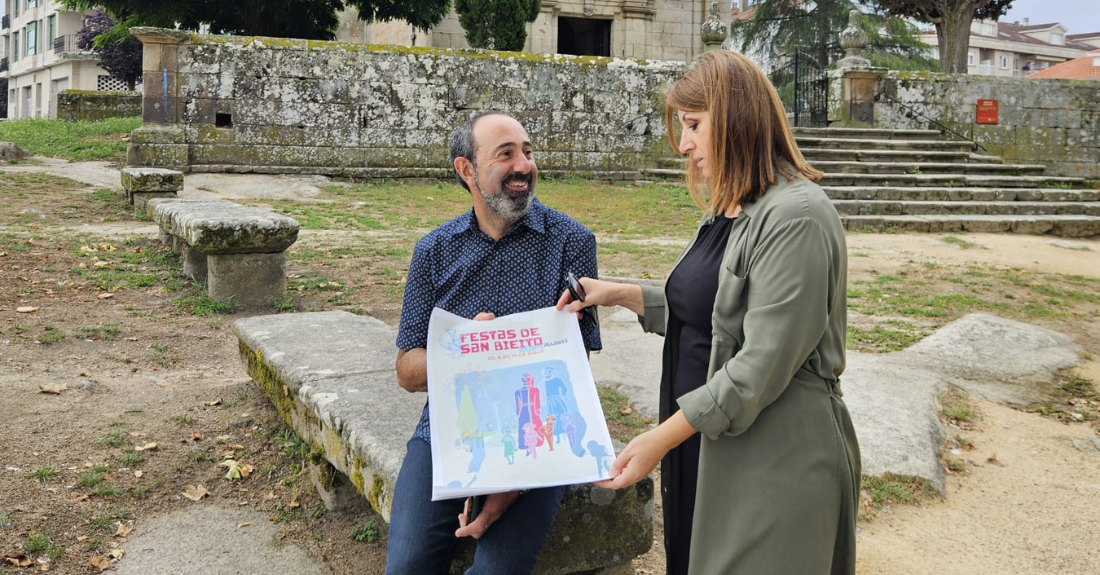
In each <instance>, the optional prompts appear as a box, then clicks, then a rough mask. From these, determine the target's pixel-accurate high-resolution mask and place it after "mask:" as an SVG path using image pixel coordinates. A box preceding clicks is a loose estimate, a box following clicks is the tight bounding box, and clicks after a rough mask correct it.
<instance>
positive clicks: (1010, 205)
mask: <svg viewBox="0 0 1100 575" xmlns="http://www.w3.org/2000/svg"><path fill="white" fill-rule="evenodd" d="M833 206H834V207H835V208H836V211H837V212H839V213H841V214H843V215H849V216H919V215H983V216H1054V215H1059V216H1070V215H1079V216H1093V217H1098V218H1100V202H959V201H952V200H946V201H909V200H833Z"/></svg>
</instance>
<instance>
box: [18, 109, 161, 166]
mask: <svg viewBox="0 0 1100 575" xmlns="http://www.w3.org/2000/svg"><path fill="white" fill-rule="evenodd" d="M139 126H141V118H111V119H108V120H102V121H99V122H64V121H61V120H57V119H53V118H23V119H21V120H9V121H7V122H0V141H2V142H12V143H14V144H16V145H18V146H19V147H21V148H24V149H27V150H29V151H31V152H33V153H35V154H37V155H39V156H48V157H51V158H64V159H66V160H72V161H74V162H78V161H84V160H96V159H100V158H109V157H112V156H118V155H121V154H123V153H124V152H125V151H126V142H125V141H123V140H122V136H123V135H125V134H129V133H130V132H132V131H134V130H135V129H137V128H138V127H139Z"/></svg>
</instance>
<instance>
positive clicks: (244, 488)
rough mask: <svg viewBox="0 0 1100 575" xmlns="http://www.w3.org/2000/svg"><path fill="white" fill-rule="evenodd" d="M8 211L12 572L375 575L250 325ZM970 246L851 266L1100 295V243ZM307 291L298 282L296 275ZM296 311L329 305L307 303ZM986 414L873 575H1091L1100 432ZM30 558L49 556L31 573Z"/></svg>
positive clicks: (6, 479) (105, 239)
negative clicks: (215, 552) (165, 560)
mask: <svg viewBox="0 0 1100 575" xmlns="http://www.w3.org/2000/svg"><path fill="white" fill-rule="evenodd" d="M0 171H2V168H0ZM9 191H10V190H0V196H2V199H3V201H4V203H5V206H4V208H3V214H6V215H0V390H3V394H4V416H3V418H0V437H3V438H4V439H3V442H2V443H0V572H3V573H7V572H12V573H16V572H26V571H29V570H30V569H32V568H40V566H41V565H46V566H47V567H49V568H50V570H51V571H53V572H55V573H63V574H84V573H92V572H97V571H98V569H99V568H97V567H94V566H93V563H96V564H100V565H108V566H109V565H110V564H111V562H112V561H122V562H125V561H126V558H125V555H122V557H121V559H118V558H117V555H118V551H119V550H121V551H123V552H126V551H127V544H126V542H127V535H128V532H129V530H130V529H131V528H140V526H141V524H142V522H143V521H147V520H149V519H151V518H154V517H157V516H163V515H164V514H167V513H169V512H173V511H177V510H180V509H185V508H187V507H188V506H193V505H218V506H221V507H225V508H233V509H246V510H252V511H254V516H255V517H257V518H259V520H261V521H270V522H273V523H275V524H277V525H278V526H279V527H280V531H279V536H278V541H277V542H276V544H278V545H295V546H299V547H302V548H304V549H306V550H307V551H308V552H309V554H310V555H311V556H312V557H314V558H315V559H316V560H317V561H319V562H321V563H322V565H323V566H324V568H325V569H326V570H327V571H328V572H330V573H333V574H344V573H368V574H369V573H380V572H381V569H382V563H383V558H384V554H385V530H384V525H383V524H382V521H381V519H380V518H379V517H377V515H375V514H373V513H372V512H370V511H369V510H367V509H360V510H356V511H352V512H340V513H336V512H327V511H326V510H325V509H324V507H323V505H320V501H319V498H318V497H317V495H316V494H315V493H314V492H313V489H312V487H311V486H310V484H309V481H308V478H307V477H306V476H305V472H304V470H303V466H302V463H303V455H304V453H303V450H302V446H301V445H300V444H298V443H297V442H296V438H295V437H294V436H293V434H288V433H287V432H286V431H285V428H284V424H283V422H282V421H280V419H279V417H278V415H277V414H276V413H275V411H274V410H273V409H272V408H271V406H270V404H269V402H268V401H267V400H266V399H265V398H264V397H262V396H261V395H260V393H259V391H258V390H257V388H256V387H255V386H254V385H252V384H251V382H250V380H249V378H248V376H247V374H246V373H245V371H244V368H243V367H242V366H241V364H240V361H239V359H238V357H237V341H236V338H235V337H234V336H233V335H232V333H231V325H232V322H233V321H235V320H236V319H239V318H241V317H245V316H246V315H249V314H251V313H255V311H254V310H252V311H250V310H240V311H238V312H235V313H234V314H230V315H206V316H204V315H196V313H195V308H194V307H188V306H185V305H181V304H180V303H178V302H179V300H180V299H181V297H182V298H186V297H192V296H194V295H195V294H196V293H197V292H195V290H194V289H193V288H190V287H188V286H186V285H183V283H184V282H182V281H181V279H180V278H179V277H176V276H174V275H173V274H178V265H177V264H173V263H170V260H171V258H170V257H169V255H168V254H167V252H166V251H165V250H164V248H162V247H161V246H159V245H158V244H157V243H156V242H155V229H151V228H150V224H149V223H148V222H143V221H138V220H134V219H132V218H130V217H128V216H126V214H125V211H124V208H123V207H121V206H119V205H117V204H114V203H112V201H110V200H109V199H104V198H102V197H99V198H98V199H94V198H92V192H91V190H88V189H78V190H72V189H61V188H59V189H56V190H53V191H51V192H49V193H48V194H43V195H41V196H36V197H19V196H15V195H12V194H10V193H9ZM964 237H965V239H966V241H967V242H970V243H971V244H973V246H977V247H976V248H975V247H973V246H972V249H960V248H959V246H958V245H956V244H951V243H946V242H943V241H941V240H939V239H937V238H935V237H933V236H928V235H905V234H897V235H869V234H856V235H852V236H850V237H849V244H850V248H849V249H850V252H851V253H853V254H859V255H858V256H857V257H852V258H851V275H852V277H853V278H855V277H873V275H874V274H880V273H887V272H888V271H890V270H891V269H894V268H896V267H897V266H899V265H901V264H902V263H903V262H905V261H909V260H916V261H930V262H939V263H944V264H947V263H973V264H975V265H984V266H1004V267H1021V268H1025V269H1035V270H1039V271H1044V272H1049V273H1064V274H1075V275H1086V276H1091V277H1100V241H1098V240H1075V241H1073V242H1068V243H1063V242H1061V241H1060V240H1058V239H1057V238H1049V237H1042V236H1002V235H966V236H964ZM173 266H176V267H173ZM311 270H312V268H310V267H309V266H307V265H305V264H294V265H292V266H291V267H290V269H288V273H290V274H291V275H294V274H299V275H303V274H309V273H311ZM112 274H113V275H112ZM125 274H131V275H125ZM150 277H151V278H152V279H151V280H150V279H148V278H150ZM351 281H354V279H352V280H351ZM297 305H298V306H299V308H303V309H304V308H308V309H328V308H331V307H332V305H333V304H330V303H328V300H326V299H325V298H324V297H321V296H320V295H310V293H307V294H305V295H303V296H302V297H301V298H300V299H299V300H298V303H297ZM340 305H354V306H356V307H358V308H360V309H363V310H367V311H369V312H370V313H372V314H373V315H375V316H377V317H379V318H380V319H382V320H383V321H386V322H388V323H391V324H393V323H395V322H396V320H397V313H398V309H397V307H396V305H395V304H394V302H393V299H392V297H391V295H390V294H388V293H386V290H384V289H380V288H379V289H372V288H370V287H368V288H366V289H363V290H360V291H358V292H356V294H355V295H354V296H353V298H352V301H350V302H341V304H340ZM29 308H33V309H29ZM1094 334H1095V330H1092V331H1090V330H1087V329H1086V330H1076V332H1075V333H1074V334H1071V337H1073V338H1074V339H1075V341H1076V342H1077V343H1078V345H1080V346H1081V347H1082V349H1083V350H1084V351H1085V352H1086V354H1088V357H1091V359H1089V360H1088V361H1086V364H1085V365H1084V366H1083V367H1082V368H1081V370H1080V372H1079V374H1080V375H1081V376H1082V377H1085V378H1087V379H1090V380H1092V381H1100V365H1098V363H1097V356H1100V337H1094ZM47 392H48V393H47ZM974 405H975V410H976V411H977V413H978V417H977V420H976V422H975V423H974V425H973V429H969V430H966V433H965V435H966V437H967V439H968V440H969V441H970V443H971V445H972V447H973V449H972V450H970V451H966V452H964V454H963V455H962V457H963V458H964V459H966V460H967V461H968V462H969V464H968V465H967V471H966V472H965V473H962V474H954V475H951V476H950V477H949V481H948V493H947V498H946V499H944V500H942V501H941V500H934V501H927V502H924V503H922V504H921V505H919V506H893V507H888V508H886V509H884V510H882V511H881V512H880V513H879V514H878V515H877V516H876V517H875V518H873V519H871V520H869V521H864V522H862V523H861V526H860V529H861V533H860V537H859V565H858V572H859V573H860V574H865V575H871V574H886V575H889V574H899V575H900V574H921V573H930V574H931V573H936V574H951V573H960V574H961V573H966V574H983V573H989V574H998V575H1013V574H1019V575H1024V574H1028V575H1031V574H1040V573H1086V572H1095V570H1096V565H1100V436H1098V435H1097V431H1096V427H1095V426H1094V425H1090V424H1088V423H1083V424H1071V423H1063V422H1061V421H1059V420H1056V419H1053V418H1050V417H1044V416H1041V415H1039V414H1036V413H1028V412H1026V411H1022V410H1015V409H1010V408H1007V407H1005V406H1001V405H997V404H993V403H989V402H985V401H983V400H981V399H975V404H974ZM410 425H411V424H410ZM952 433H953V432H952V431H951V430H948V435H949V436H950V435H951V434H952ZM227 461H234V462H237V465H236V466H235V467H236V468H237V469H239V470H242V471H243V472H246V473H245V474H246V475H247V476H246V477H242V478H241V479H236V480H229V479H227V478H226V473H227V471H230V469H231V467H234V465H233V464H232V463H230V464H228V465H229V467H227V466H226V465H227V464H226V462H227ZM204 491H205V492H207V493H208V494H206V495H202V493H203V492H204ZM191 497H199V498H200V500H199V502H195V501H192V500H191ZM658 517H659V511H658ZM246 523H248V522H242V524H241V525H239V526H238V528H239V529H248V525H247V524H246ZM187 528H188V526H187V525H181V526H180V529H187ZM352 533H354V534H355V535H357V537H355V536H353V535H352ZM659 537H660V536H659V530H658V538H657V542H656V544H655V547H654V549H653V551H651V552H650V553H648V554H646V555H645V556H643V557H641V558H639V559H638V560H637V561H636V562H635V567H636V569H637V571H638V572H639V573H643V574H648V575H653V574H658V573H663V554H662V553H661V551H660V542H659ZM356 539H359V540H356ZM28 546H29V547H31V548H33V549H35V551H34V552H32V553H25V552H24V550H25V549H26V547H28ZM112 554H114V556H113V555H112ZM40 558H49V560H48V561H43V560H42V559H40ZM26 561H30V562H31V564H30V566H28V567H26V568H20V567H16V566H14V565H16V564H19V563H22V562H26ZM100 561H106V563H100ZM201 563H202V558H201V557H199V558H196V564H197V565H201ZM198 569H199V570H197V571H195V572H196V573H198V572H201V567H200V568H198Z"/></svg>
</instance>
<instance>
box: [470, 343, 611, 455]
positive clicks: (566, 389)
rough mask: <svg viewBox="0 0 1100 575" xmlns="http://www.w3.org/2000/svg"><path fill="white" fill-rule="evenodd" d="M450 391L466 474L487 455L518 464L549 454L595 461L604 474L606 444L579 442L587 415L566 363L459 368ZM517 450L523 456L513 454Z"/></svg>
mask: <svg viewBox="0 0 1100 575" xmlns="http://www.w3.org/2000/svg"><path fill="white" fill-rule="evenodd" d="M535 373H539V374H542V381H541V382H538V381H536V379H535V376H534V375H533V374H535ZM563 376H564V377H563ZM509 382H518V383H519V385H518V386H517V385H515V384H513V383H509ZM453 391H454V402H455V408H456V409H457V412H458V418H457V421H456V422H455V424H456V426H457V428H458V429H457V430H456V432H457V436H458V437H459V438H461V439H460V440H459V441H458V442H456V445H455V450H456V451H461V452H463V453H464V454H465V456H467V457H468V464H467V465H466V472H467V473H471V474H477V473H478V472H480V471H482V468H483V467H484V466H485V465H487V463H486V462H487V460H488V459H490V458H492V459H493V461H494V463H493V464H494V465H499V464H500V463H503V465H505V466H522V465H524V460H527V461H533V460H539V459H544V458H547V457H569V458H573V459H574V460H575V459H577V458H585V459H589V460H590V461H591V460H595V461H594V463H595V467H596V469H597V470H599V472H600V473H601V474H603V473H606V470H607V463H605V461H604V460H605V459H606V457H607V455H606V454H607V453H608V452H609V447H608V448H604V447H602V446H601V447H599V448H598V449H596V450H595V451H592V450H591V449H585V447H583V446H584V445H585V440H586V437H585V435H586V434H585V431H586V426H585V419H584V417H583V416H582V415H581V413H580V411H579V409H578V407H577V402H576V399H575V394H574V393H573V385H572V382H571V381H570V380H569V376H568V369H567V368H566V366H565V364H564V362H562V361H558V360H553V361H546V362H539V363H535V364H528V365H524V366H518V367H510V368H503V369H497V370H491V371H482V372H476V371H475V372H467V373H461V374H458V375H456V376H455V378H454V387H453ZM501 405H507V406H510V408H506V409H508V411H510V412H511V413H502V410H501V409H500V407H501ZM544 412H545V413H544ZM588 443H589V444H591V445H597V446H598V445H599V443H598V442H595V441H588ZM555 445H556V446H557V447H559V449H555ZM562 447H564V448H565V449H561V448H562ZM518 454H522V457H519V458H517V457H516V455H518ZM540 456H541V457H540ZM498 460H499V462H498ZM588 465H592V463H588Z"/></svg>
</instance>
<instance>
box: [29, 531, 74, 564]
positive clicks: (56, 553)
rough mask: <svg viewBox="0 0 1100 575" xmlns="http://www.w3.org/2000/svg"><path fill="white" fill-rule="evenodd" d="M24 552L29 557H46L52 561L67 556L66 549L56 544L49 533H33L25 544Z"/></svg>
mask: <svg viewBox="0 0 1100 575" xmlns="http://www.w3.org/2000/svg"><path fill="white" fill-rule="evenodd" d="M23 551H24V552H26V554H27V555H28V556H29V557H36V556H39V555H45V556H46V557H47V558H49V560H50V561H56V560H57V559H59V558H60V557H61V556H62V555H64V554H65V548H64V547H62V546H61V545H58V544H56V543H54V541H53V538H51V537H50V535H49V534H48V533H42V532H38V531H36V532H32V533H31V534H30V535H29V536H27V541H26V542H24V543H23Z"/></svg>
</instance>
